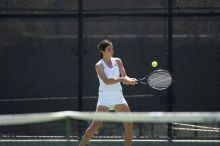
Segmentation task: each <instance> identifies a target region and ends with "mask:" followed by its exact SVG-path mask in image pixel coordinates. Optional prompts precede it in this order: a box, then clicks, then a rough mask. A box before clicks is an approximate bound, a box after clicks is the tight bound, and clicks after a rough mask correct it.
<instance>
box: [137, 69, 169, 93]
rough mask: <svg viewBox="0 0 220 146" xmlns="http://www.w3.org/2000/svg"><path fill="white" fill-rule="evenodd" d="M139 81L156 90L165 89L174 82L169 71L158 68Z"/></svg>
mask: <svg viewBox="0 0 220 146" xmlns="http://www.w3.org/2000/svg"><path fill="white" fill-rule="evenodd" d="M138 83H140V84H144V85H149V86H150V87H152V88H153V89H156V90H165V89H167V88H168V87H169V86H170V85H171V83H172V76H171V74H170V72H169V71H167V70H162V69H158V70H155V71H153V72H151V73H150V74H148V75H147V76H145V77H143V78H141V79H139V80H138Z"/></svg>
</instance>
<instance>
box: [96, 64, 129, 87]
mask: <svg viewBox="0 0 220 146" xmlns="http://www.w3.org/2000/svg"><path fill="white" fill-rule="evenodd" d="M95 70H96V73H97V75H98V76H99V77H100V78H101V79H102V81H103V82H104V83H105V84H106V85H111V84H116V83H119V82H126V79H125V78H124V77H118V78H108V77H107V76H106V74H105V72H104V66H103V65H102V64H101V63H96V65H95Z"/></svg>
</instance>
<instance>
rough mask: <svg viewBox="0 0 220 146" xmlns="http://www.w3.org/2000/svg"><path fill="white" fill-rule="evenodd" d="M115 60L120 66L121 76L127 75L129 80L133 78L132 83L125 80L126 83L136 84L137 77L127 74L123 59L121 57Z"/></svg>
mask: <svg viewBox="0 0 220 146" xmlns="http://www.w3.org/2000/svg"><path fill="white" fill-rule="evenodd" d="M115 61H116V62H117V64H118V68H119V72H120V74H121V76H122V77H125V78H127V79H129V80H132V83H127V82H124V84H136V79H135V78H130V77H128V76H127V74H126V71H125V68H124V65H123V63H122V61H121V59H120V58H116V60H115Z"/></svg>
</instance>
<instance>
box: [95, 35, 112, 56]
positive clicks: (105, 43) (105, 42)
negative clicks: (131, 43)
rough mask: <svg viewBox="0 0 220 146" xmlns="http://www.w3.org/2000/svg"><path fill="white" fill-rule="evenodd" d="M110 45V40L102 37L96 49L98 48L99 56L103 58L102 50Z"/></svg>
mask: <svg viewBox="0 0 220 146" xmlns="http://www.w3.org/2000/svg"><path fill="white" fill-rule="evenodd" d="M110 45H112V42H111V41H109V40H107V39H104V40H102V41H101V42H100V43H99V44H98V49H99V54H100V57H101V58H103V54H102V51H105V48H107V47H108V46H110Z"/></svg>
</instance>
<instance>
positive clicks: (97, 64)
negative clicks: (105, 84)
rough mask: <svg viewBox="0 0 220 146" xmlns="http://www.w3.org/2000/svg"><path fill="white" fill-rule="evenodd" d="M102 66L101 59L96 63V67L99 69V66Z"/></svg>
mask: <svg viewBox="0 0 220 146" xmlns="http://www.w3.org/2000/svg"><path fill="white" fill-rule="evenodd" d="M101 67H102V63H101V61H98V62H97V63H96V64H95V68H96V69H98V68H101Z"/></svg>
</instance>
